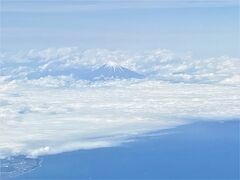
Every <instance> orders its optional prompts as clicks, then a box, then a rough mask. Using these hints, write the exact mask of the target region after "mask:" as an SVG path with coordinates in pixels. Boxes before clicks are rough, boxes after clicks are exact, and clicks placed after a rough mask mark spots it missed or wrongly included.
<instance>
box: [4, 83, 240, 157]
mask: <svg viewBox="0 0 240 180" xmlns="http://www.w3.org/2000/svg"><path fill="white" fill-rule="evenodd" d="M42 80H43V79H42ZM38 81H39V82H40V81H41V80H38ZM43 84H45V83H43ZM0 96H1V101H0V114H1V118H0V121H1V126H0V131H1V136H0V157H6V156H9V155H17V154H25V155H28V156H39V155H45V154H54V153H60V152H65V151H71V150H77V149H88V148H98V147H109V146H115V145H118V144H121V143H123V142H128V141H131V140H133V138H134V137H136V136H140V135H143V134H145V133H148V132H153V131H158V130H162V129H169V128H173V127H176V126H179V125H183V124H187V123H192V122H194V121H197V120H199V119H203V120H227V119H234V118H238V117H240V113H239V112H240V103H239V102H240V93H239V88H238V87H232V86H230V87H229V86H221V85H196V84H192V85H189V84H188V85H187V84H170V83H164V82H161V81H149V80H147V81H146V80H141V81H133V80H131V81H130V80H127V81H125V80H122V81H109V82H95V83H90V84H87V83H85V82H82V84H81V83H80V82H79V84H78V86H76V87H71V88H69V87H68V88H58V87H57V88H56V87H46V86H42V84H41V83H33V82H28V81H21V82H8V83H7V82H6V81H4V80H2V82H1V89H0Z"/></svg>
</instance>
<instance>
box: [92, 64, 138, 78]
mask: <svg viewBox="0 0 240 180" xmlns="http://www.w3.org/2000/svg"><path fill="white" fill-rule="evenodd" d="M91 76H92V79H94V80H97V79H130V78H136V79H141V78H143V75H141V74H139V73H137V72H134V71H132V70H129V69H127V68H125V67H123V66H120V65H118V64H117V63H115V62H109V63H107V64H104V65H102V66H101V67H99V68H98V69H96V70H94V71H92V72H91Z"/></svg>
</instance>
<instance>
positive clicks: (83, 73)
mask: <svg viewBox="0 0 240 180" xmlns="http://www.w3.org/2000/svg"><path fill="white" fill-rule="evenodd" d="M46 76H72V77H73V78H75V79H83V80H107V79H129V78H135V79H141V78H143V77H144V76H143V75H141V74H139V73H137V72H134V71H132V70H130V69H127V68H125V67H123V66H120V65H118V64H116V63H114V62H109V63H107V64H104V65H102V66H100V67H99V68H97V69H94V70H91V69H88V68H64V69H51V70H44V71H37V72H34V73H31V74H29V75H28V78H29V79H38V78H40V77H46Z"/></svg>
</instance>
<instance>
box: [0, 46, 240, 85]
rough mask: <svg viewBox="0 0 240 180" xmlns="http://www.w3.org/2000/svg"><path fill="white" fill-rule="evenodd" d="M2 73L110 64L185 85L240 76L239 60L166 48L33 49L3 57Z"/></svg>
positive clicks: (217, 81)
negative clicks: (143, 49) (196, 56)
mask: <svg viewBox="0 0 240 180" xmlns="http://www.w3.org/2000/svg"><path fill="white" fill-rule="evenodd" d="M0 58H1V59H0V62H1V63H2V66H1V68H0V70H1V72H2V74H4V75H12V76H13V77H21V78H24V77H26V75H27V74H28V73H29V72H39V73H42V71H44V70H49V71H54V70H59V69H61V70H64V69H66V68H69V67H72V68H82V67H84V68H92V69H94V68H97V67H99V66H101V65H103V64H106V63H108V62H109V61H112V62H116V63H118V64H120V65H122V66H124V67H127V68H130V69H132V70H135V71H137V72H139V73H142V74H145V75H146V76H147V77H149V78H153V79H160V80H166V81H172V82H185V83H219V82H221V81H223V80H224V79H226V78H230V77H232V76H234V75H236V74H239V69H240V59H239V58H233V57H227V56H221V57H212V58H204V59H203V58H197V59H196V58H193V57H192V56H191V55H189V53H185V54H179V53H174V52H172V51H170V50H166V49H156V50H151V51H143V52H130V51H121V50H107V49H89V50H81V49H79V48H77V47H72V48H70V47H67V48H48V49H43V50H30V51H26V52H20V53H16V54H4V53H2V55H1V57H0Z"/></svg>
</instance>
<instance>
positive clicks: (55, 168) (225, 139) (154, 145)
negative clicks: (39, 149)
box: [12, 120, 240, 180]
mask: <svg viewBox="0 0 240 180" xmlns="http://www.w3.org/2000/svg"><path fill="white" fill-rule="evenodd" d="M239 122H240V121H239V120H232V121H222V122H219V121H218V122H213V121H205V122H198V123H193V124H190V125H184V126H180V127H177V128H174V129H171V130H169V131H164V134H161V132H160V133H159V134H155V135H154V134H152V135H150V136H145V137H141V138H138V139H137V140H136V141H134V142H132V143H126V144H123V145H121V146H118V147H111V148H99V149H92V150H79V151H74V152H67V153H62V154H57V155H50V156H43V157H41V158H40V160H41V163H40V165H39V167H37V168H35V169H33V170H32V171H30V172H27V173H24V174H22V175H19V176H17V177H15V178H12V179H16V180H20V179H21V180H27V179H30V180H34V179H43V180H48V179H58V180H60V179H239V178H240V175H239V169H240V167H239V161H240V159H239V158H240V156H239V150H240V143H239V140H240V137H239V135H240V134H239V129H240V128H239V125H240V124H239ZM31 162H32V161H31Z"/></svg>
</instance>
